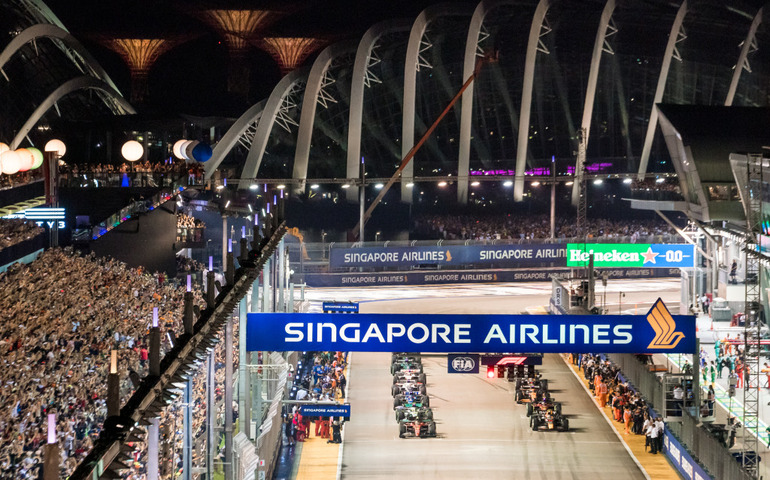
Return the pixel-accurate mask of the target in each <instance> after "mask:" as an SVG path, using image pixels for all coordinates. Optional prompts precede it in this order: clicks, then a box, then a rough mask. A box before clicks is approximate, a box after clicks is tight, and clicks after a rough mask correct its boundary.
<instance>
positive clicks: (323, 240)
mask: <svg viewBox="0 0 770 480" xmlns="http://www.w3.org/2000/svg"><path fill="white" fill-rule="evenodd" d="M321 258H322V259H324V260H325V259H326V232H324V231H323V230H321Z"/></svg>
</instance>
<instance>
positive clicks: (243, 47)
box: [200, 10, 282, 97]
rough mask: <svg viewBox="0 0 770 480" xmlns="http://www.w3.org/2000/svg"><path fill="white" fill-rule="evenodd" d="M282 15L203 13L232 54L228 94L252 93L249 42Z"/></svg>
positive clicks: (247, 11)
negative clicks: (250, 91)
mask: <svg viewBox="0 0 770 480" xmlns="http://www.w3.org/2000/svg"><path fill="white" fill-rule="evenodd" d="M281 15H282V13H279V12H276V11H272V10H204V11H202V12H200V16H201V18H202V19H203V20H204V21H206V22H207V23H208V24H209V25H211V26H212V27H213V28H215V29H216V30H217V31H219V32H220V34H221V35H222V37H224V40H225V43H226V44H227V49H228V52H229V54H230V62H229V65H228V75H227V91H228V92H230V93H233V94H236V95H240V96H243V97H246V96H247V95H248V92H249V62H248V61H247V59H246V53H247V51H248V46H249V41H250V40H251V39H253V38H254V37H255V36H256V35H257V34H258V32H260V31H261V30H263V29H264V28H265V27H267V26H268V25H269V24H271V23H272V22H274V21H275V20H277V19H278V18H279V17H280V16H281Z"/></svg>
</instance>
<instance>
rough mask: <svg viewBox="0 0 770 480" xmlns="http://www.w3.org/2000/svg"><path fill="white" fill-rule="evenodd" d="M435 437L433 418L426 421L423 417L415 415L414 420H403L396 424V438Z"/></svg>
mask: <svg viewBox="0 0 770 480" xmlns="http://www.w3.org/2000/svg"><path fill="white" fill-rule="evenodd" d="M407 436H411V437H435V436H436V422H434V421H433V418H432V417H431V419H428V418H427V417H425V416H423V415H419V414H418V415H417V417H416V418H413V419H409V418H404V419H403V420H401V421H399V422H398V437H399V438H405V437H407Z"/></svg>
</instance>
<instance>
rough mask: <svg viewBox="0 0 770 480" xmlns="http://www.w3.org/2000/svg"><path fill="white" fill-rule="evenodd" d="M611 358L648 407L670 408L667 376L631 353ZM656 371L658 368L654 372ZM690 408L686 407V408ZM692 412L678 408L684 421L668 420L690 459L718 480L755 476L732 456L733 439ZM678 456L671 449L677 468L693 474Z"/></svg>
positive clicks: (670, 428)
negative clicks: (718, 431) (709, 426)
mask: <svg viewBox="0 0 770 480" xmlns="http://www.w3.org/2000/svg"><path fill="white" fill-rule="evenodd" d="M607 357H608V358H609V359H610V360H611V361H612V362H614V363H615V364H617V365H618V366H619V367H620V370H621V371H622V372H623V376H624V377H625V378H626V380H627V381H628V382H629V383H630V384H631V386H632V387H633V388H634V389H635V390H636V391H638V392H639V393H640V394H641V395H643V396H644V397H645V398H646V399H647V401H648V404H649V405H650V406H651V407H652V408H654V409H656V410H657V411H659V412H666V411H667V410H668V409H669V406H670V405H669V404H670V399H668V398H667V391H666V390H667V389H666V382H665V381H664V380H665V378H664V377H665V375H666V373H663V374H660V373H656V372H655V371H651V370H650V365H649V364H646V363H642V362H641V361H640V359H639V358H637V357H636V356H634V355H629V354H611V355H607ZM653 370H654V369H653ZM685 406H686V405H685ZM691 410H692V409H689V408H682V409H678V413H679V416H678V418H681V421H668V422H666V428H667V429H668V431H669V432H671V434H672V435H673V436H674V437H675V438H676V439H677V440H678V441H679V443H680V444H681V446H682V448H683V449H684V450H685V452H684V453H686V454H687V455H688V456H690V457H691V458H692V459H694V460H695V461H696V462H698V463H699V464H700V465H702V466H703V467H704V470H705V472H706V473H707V474H708V475H709V476H710V477H711V478H714V479H723V478H725V479H726V478H729V479H735V480H749V479H750V478H751V477H750V476H749V475H748V474H747V473H746V471H745V470H743V468H742V467H741V464H740V459H739V460H738V461H736V459H735V457H734V456H733V455H732V454H731V453H730V451H729V449H728V445H729V444H730V443H729V442H730V439H729V437H727V438H723V437H720V436H719V435H717V434H715V433H714V432H715V429H713V428H711V429H709V428H708V426H707V425H708V424H702V423H699V420H698V419H697V418H696V417H694V416H693V414H692V413H691ZM674 453H676V455H677V457H676V458H674V457H671V455H672V453H671V450H670V449H669V450H667V451H666V454H667V455H669V457H671V458H672V461H674V463H676V464H677V468H678V469H680V470H682V471H684V472H689V477H685V478H695V477H694V476H693V475H692V468H690V467H688V464H687V462H685V460H686V458H685V460H683V459H682V458H683V457H682V453H683V452H682V451H675V452H674Z"/></svg>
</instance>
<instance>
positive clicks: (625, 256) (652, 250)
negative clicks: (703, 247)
mask: <svg viewBox="0 0 770 480" xmlns="http://www.w3.org/2000/svg"><path fill="white" fill-rule="evenodd" d="M591 254H593V256H594V266H595V267H640V268H674V267H676V268H692V267H693V266H694V265H695V247H694V246H693V245H690V244H663V243H657V244H655V243H593V244H591V243H586V244H583V243H568V244H567V266H568V267H587V266H588V261H589V259H590V258H591Z"/></svg>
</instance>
